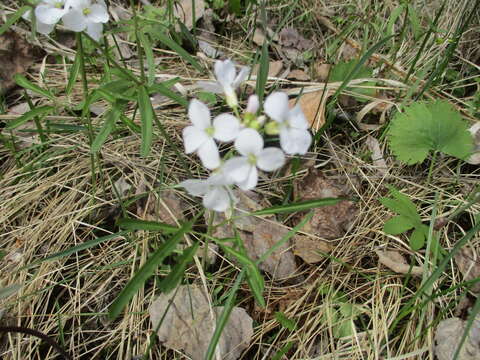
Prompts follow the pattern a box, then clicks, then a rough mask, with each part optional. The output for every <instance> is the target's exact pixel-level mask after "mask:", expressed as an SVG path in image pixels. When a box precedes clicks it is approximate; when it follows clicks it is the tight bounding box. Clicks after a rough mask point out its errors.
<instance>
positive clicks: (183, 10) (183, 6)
mask: <svg viewBox="0 0 480 360" xmlns="http://www.w3.org/2000/svg"><path fill="white" fill-rule="evenodd" d="M194 3H195V20H193V11H192V10H193V7H192V0H181V1H179V2H177V3H175V6H174V10H173V13H174V16H175V17H176V18H178V19H179V20H180V21H181V22H182V23H183V24H184V25H185V26H186V28H187V29H188V30H191V29H192V28H193V23H194V22H195V23H196V22H197V21H198V20H199V19H200V18H201V17H202V16H203V14H204V13H205V1H204V0H195V2H194Z"/></svg>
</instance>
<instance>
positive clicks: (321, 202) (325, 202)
mask: <svg viewBox="0 0 480 360" xmlns="http://www.w3.org/2000/svg"><path fill="white" fill-rule="evenodd" d="M343 200H348V199H345V198H324V199H317V200H308V201H303V202H297V203H292V204H287V205H279V206H272V207H269V208H266V209H262V210H258V211H254V212H252V213H250V215H270V214H281V213H290V212H297V211H306V210H310V209H313V208H317V207H321V206H329V205H335V204H338V203H339V202H340V201H343Z"/></svg>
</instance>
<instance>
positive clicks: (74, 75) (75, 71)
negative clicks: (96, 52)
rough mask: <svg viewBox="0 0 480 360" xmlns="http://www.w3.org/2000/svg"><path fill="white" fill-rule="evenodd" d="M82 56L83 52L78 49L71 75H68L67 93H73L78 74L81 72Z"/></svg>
mask: <svg viewBox="0 0 480 360" xmlns="http://www.w3.org/2000/svg"><path fill="white" fill-rule="evenodd" d="M80 56H82V54H81V53H80V51H77V53H76V54H75V60H74V61H73V64H72V67H71V69H70V75H69V76H68V83H67V87H66V88H65V94H67V95H70V94H71V92H72V90H73V86H74V85H75V82H76V80H77V77H78V74H79V73H80V62H81V59H80Z"/></svg>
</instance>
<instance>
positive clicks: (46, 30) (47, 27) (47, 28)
mask: <svg viewBox="0 0 480 360" xmlns="http://www.w3.org/2000/svg"><path fill="white" fill-rule="evenodd" d="M54 28H55V24H44V23H42V22H40V21H38V20H37V32H39V33H40V34H43V35H48V34H50V33H51V32H52V31H53V29H54Z"/></svg>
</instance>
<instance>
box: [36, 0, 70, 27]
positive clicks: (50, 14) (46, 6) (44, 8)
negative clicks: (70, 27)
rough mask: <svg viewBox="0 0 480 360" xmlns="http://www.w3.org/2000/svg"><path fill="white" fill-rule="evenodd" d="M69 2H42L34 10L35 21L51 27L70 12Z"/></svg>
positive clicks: (63, 0)
mask: <svg viewBox="0 0 480 360" xmlns="http://www.w3.org/2000/svg"><path fill="white" fill-rule="evenodd" d="M71 2H72V1H71V0H42V1H41V2H40V4H38V5H37V7H36V8H35V16H36V18H37V21H38V22H39V23H40V24H43V25H51V26H52V27H51V29H52V30H53V26H54V25H55V24H56V23H57V22H59V21H60V19H61V18H62V17H63V16H64V15H65V14H66V13H67V12H68V11H69V10H70V6H71Z"/></svg>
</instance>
